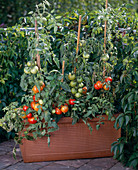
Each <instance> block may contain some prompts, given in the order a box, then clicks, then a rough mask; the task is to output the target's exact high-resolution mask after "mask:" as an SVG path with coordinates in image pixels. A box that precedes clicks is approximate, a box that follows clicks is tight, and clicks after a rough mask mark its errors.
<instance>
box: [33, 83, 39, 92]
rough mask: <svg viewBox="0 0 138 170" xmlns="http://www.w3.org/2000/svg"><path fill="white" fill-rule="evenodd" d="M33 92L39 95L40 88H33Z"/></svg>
mask: <svg viewBox="0 0 138 170" xmlns="http://www.w3.org/2000/svg"><path fill="white" fill-rule="evenodd" d="M32 91H33V92H34V93H35V94H36V93H39V90H38V88H37V87H36V85H35V86H34V87H33V88H32Z"/></svg>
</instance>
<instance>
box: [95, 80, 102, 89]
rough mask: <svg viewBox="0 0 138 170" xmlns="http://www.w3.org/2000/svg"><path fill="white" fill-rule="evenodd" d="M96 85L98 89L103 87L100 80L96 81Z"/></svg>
mask: <svg viewBox="0 0 138 170" xmlns="http://www.w3.org/2000/svg"><path fill="white" fill-rule="evenodd" d="M96 85H97V86H98V87H99V89H101V88H102V87H103V84H102V83H101V81H97V82H96Z"/></svg>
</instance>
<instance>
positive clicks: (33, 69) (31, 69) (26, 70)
mask: <svg viewBox="0 0 138 170" xmlns="http://www.w3.org/2000/svg"><path fill="white" fill-rule="evenodd" d="M36 64H37V63H36V62H35V63H32V62H31V61H28V62H27V66H26V67H25V68H24V73H26V74H30V73H32V74H36V73H37V72H38V66H37V65H36Z"/></svg>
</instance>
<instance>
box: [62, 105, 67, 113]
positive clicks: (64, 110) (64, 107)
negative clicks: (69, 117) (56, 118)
mask: <svg viewBox="0 0 138 170" xmlns="http://www.w3.org/2000/svg"><path fill="white" fill-rule="evenodd" d="M68 110H69V108H68V106H62V107H61V111H62V112H63V113H66V112H67V111H68Z"/></svg>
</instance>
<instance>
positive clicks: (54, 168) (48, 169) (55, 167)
mask: <svg viewBox="0 0 138 170" xmlns="http://www.w3.org/2000/svg"><path fill="white" fill-rule="evenodd" d="M61 169H62V170H66V169H69V170H75V169H76V168H74V167H70V166H64V165H61V164H57V163H52V164H50V165H48V166H45V167H43V168H40V169H39V170H61Z"/></svg>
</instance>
